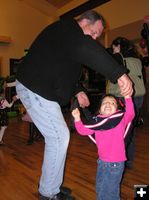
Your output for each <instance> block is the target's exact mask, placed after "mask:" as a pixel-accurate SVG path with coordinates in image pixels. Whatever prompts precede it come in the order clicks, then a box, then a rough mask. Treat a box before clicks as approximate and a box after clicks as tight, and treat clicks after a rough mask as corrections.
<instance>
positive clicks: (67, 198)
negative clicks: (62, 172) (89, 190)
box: [45, 192, 75, 200]
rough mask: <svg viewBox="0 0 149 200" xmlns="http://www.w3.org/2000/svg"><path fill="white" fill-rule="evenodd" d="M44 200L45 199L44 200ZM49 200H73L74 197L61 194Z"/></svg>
mask: <svg viewBox="0 0 149 200" xmlns="http://www.w3.org/2000/svg"><path fill="white" fill-rule="evenodd" d="M45 200H46V199H45ZM51 200H75V197H73V196H71V195H66V194H63V193H62V192H60V193H58V194H56V195H54V197H52V199H51Z"/></svg>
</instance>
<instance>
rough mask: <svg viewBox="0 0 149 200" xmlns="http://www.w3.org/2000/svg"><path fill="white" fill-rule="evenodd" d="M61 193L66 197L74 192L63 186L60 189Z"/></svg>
mask: <svg viewBox="0 0 149 200" xmlns="http://www.w3.org/2000/svg"><path fill="white" fill-rule="evenodd" d="M60 192H61V193H63V194H65V195H70V194H71V192H72V190H71V189H70V188H68V187H64V186H61V187H60Z"/></svg>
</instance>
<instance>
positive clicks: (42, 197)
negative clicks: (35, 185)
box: [39, 193, 51, 200]
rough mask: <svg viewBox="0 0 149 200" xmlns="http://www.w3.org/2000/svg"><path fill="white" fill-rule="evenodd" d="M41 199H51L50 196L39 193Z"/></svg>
mask: <svg viewBox="0 0 149 200" xmlns="http://www.w3.org/2000/svg"><path fill="white" fill-rule="evenodd" d="M39 200H51V198H50V197H45V196H43V195H42V194H40V193H39Z"/></svg>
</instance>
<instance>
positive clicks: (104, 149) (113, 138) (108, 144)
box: [75, 98, 135, 162]
mask: <svg viewBox="0 0 149 200" xmlns="http://www.w3.org/2000/svg"><path fill="white" fill-rule="evenodd" d="M125 103H126V111H125V113H124V117H123V119H122V120H121V122H120V123H119V124H118V125H117V126H116V127H114V128H112V129H109V130H91V129H88V128H86V127H85V126H84V125H83V123H82V122H81V121H78V122H75V127H76V129H77V131H78V133H79V134H80V135H92V134H94V133H95V139H96V145H97V148H98V155H99V159H101V160H103V161H105V162H121V161H125V160H126V153H125V143H124V134H125V129H126V127H127V125H128V124H129V122H131V121H132V119H133V118H134V116H135V113H134V105H133V102H132V98H128V99H125Z"/></svg>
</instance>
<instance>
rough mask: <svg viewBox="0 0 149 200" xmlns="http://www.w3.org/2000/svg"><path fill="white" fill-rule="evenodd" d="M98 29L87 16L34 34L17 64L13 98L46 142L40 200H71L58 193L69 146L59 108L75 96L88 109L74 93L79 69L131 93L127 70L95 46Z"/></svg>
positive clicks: (100, 23) (97, 20) (93, 16)
mask: <svg viewBox="0 0 149 200" xmlns="http://www.w3.org/2000/svg"><path fill="white" fill-rule="evenodd" d="M103 29H104V20H103V18H102V17H101V16H100V15H99V14H98V13H96V12H95V11H87V12H86V13H84V14H82V15H81V17H80V18H79V19H78V21H76V20H74V19H69V20H59V21H57V22H55V23H53V24H51V25H49V26H48V27H46V28H45V29H44V30H43V31H42V32H41V33H40V34H39V36H38V37H37V38H36V40H35V41H34V42H33V44H32V45H31V47H30V49H29V52H28V54H27V55H26V57H25V58H24V59H23V61H22V63H21V64H20V67H19V70H18V73H17V81H16V89H17V93H18V95H19V97H20V99H21V101H22V103H23V104H24V106H25V108H26V110H27V112H28V114H29V115H30V117H31V118H32V120H33V122H34V123H35V125H36V126H37V127H38V129H39V130H40V132H41V133H42V134H43V136H44V138H45V151H44V160H43V165H42V174H41V178H40V184H39V194H40V199H41V200H46V199H47V200H50V199H51V200H54V199H55V200H71V199H73V198H72V197H71V196H66V195H65V194H63V193H62V192H60V186H61V184H62V181H63V172H64V166H65V159H66V153H67V147H68V143H69V130H68V128H67V125H66V123H65V121H64V118H63V115H62V111H61V106H63V105H66V104H67V103H68V102H69V101H70V99H71V97H72V96H74V95H76V97H77V98H78V102H79V104H80V106H81V107H86V106H88V105H89V100H88V98H87V96H86V94H85V93H84V92H83V91H81V89H80V88H79V87H77V88H76V85H77V82H78V81H79V77H80V73H81V66H82V65H85V66H90V67H91V68H92V69H94V70H96V71H97V72H100V73H101V74H103V75H104V76H106V77H107V78H108V79H110V80H111V81H112V82H115V81H116V80H118V84H119V86H120V88H121V92H122V93H123V94H125V95H126V94H131V93H132V83H131V81H130V80H129V78H128V77H127V75H126V74H125V73H126V69H125V68H124V67H122V66H120V65H119V64H118V63H117V62H116V61H115V60H114V59H113V58H112V57H111V56H110V55H109V54H108V53H107V52H106V50H105V49H104V48H103V47H102V46H101V45H99V44H98V43H97V42H96V41H95V40H96V38H97V37H99V36H100V35H101V34H102V31H103Z"/></svg>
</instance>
